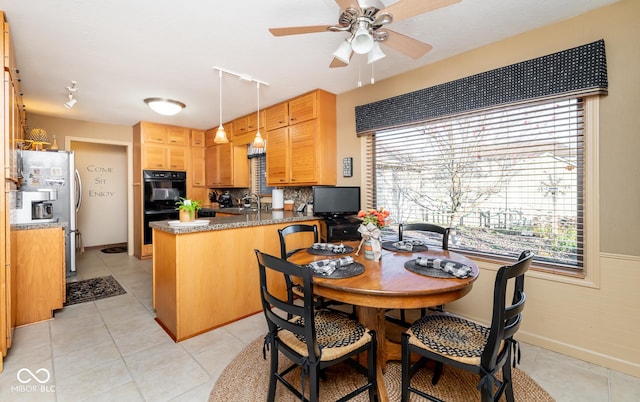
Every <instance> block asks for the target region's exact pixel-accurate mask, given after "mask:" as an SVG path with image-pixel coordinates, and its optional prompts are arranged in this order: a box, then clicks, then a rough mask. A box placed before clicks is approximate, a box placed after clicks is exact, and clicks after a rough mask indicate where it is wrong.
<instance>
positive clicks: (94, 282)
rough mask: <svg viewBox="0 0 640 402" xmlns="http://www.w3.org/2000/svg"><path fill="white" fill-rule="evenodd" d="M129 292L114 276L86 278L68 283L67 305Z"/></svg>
mask: <svg viewBox="0 0 640 402" xmlns="http://www.w3.org/2000/svg"><path fill="white" fill-rule="evenodd" d="M125 293H127V292H126V291H125V290H124V289H123V288H122V286H120V284H119V283H118V281H116V280H115V279H114V278H113V276H111V275H109V276H103V277H101V278H92V279H86V280H84V281H78V282H68V283H67V301H66V302H65V303H64V305H65V306H70V305H72V304H78V303H85V302H90V301H95V300H100V299H106V298H107V297H112V296H118V295H123V294H125Z"/></svg>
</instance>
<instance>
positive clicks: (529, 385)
mask: <svg viewBox="0 0 640 402" xmlns="http://www.w3.org/2000/svg"><path fill="white" fill-rule="evenodd" d="M262 344H263V338H258V339H256V340H255V341H253V342H252V343H250V344H249V345H248V346H247V347H246V348H245V349H244V350H243V351H242V352H240V354H239V355H238V356H236V358H235V359H234V360H233V361H232V362H231V363H230V364H229V365H228V366H227V367H226V368H225V369H224V371H223V372H222V374H220V377H219V378H218V381H217V382H216V384H215V385H214V387H213V390H212V391H211V394H210V396H209V402H229V401H243V402H250V401H255V402H258V401H259V402H263V401H266V400H267V390H268V385H269V354H268V352H267V360H264V359H263V358H262ZM279 362H280V366H281V367H285V366H286V364H287V363H289V360H288V359H286V358H285V357H284V356H282V355H281V357H280V359H279ZM432 374H433V372H432V371H431V370H430V369H428V368H425V369H422V370H421V371H420V372H418V374H416V376H415V377H414V378H413V380H412V385H414V386H417V387H418V388H420V389H424V390H426V392H428V393H430V394H432V395H434V396H436V397H438V398H440V399H442V400H445V401H448V402H470V401H479V400H480V392H479V391H478V390H477V389H476V385H477V384H478V377H477V376H475V375H474V374H471V373H467V372H465V371H463V370H458V369H455V368H451V367H447V366H445V368H444V372H443V375H442V377H441V378H440V381H439V382H438V384H437V385H435V386H432V385H431V376H432ZM512 377H513V383H514V385H513V388H514V394H515V395H514V396H515V400H516V401H519V402H523V401H524V402H553V401H554V399H553V398H552V397H551V396H550V395H549V394H548V393H547V392H546V391H545V390H544V389H542V387H540V386H539V385H538V384H537V383H536V382H535V381H534V380H532V379H531V378H530V377H529V376H528V375H527V374H525V373H524V372H522V371H520V370H518V369H517V368H515V369H512ZM287 378H288V379H289V380H290V381H291V383H292V384H300V383H301V382H300V370H299V369H296V370H294V371H293V372H291V373H289V374H288V377H287ZM384 381H385V385H386V387H387V393H388V395H389V400H390V401H400V392H401V373H400V362H390V363H389V364H387V370H386V372H385V373H384ZM365 382H366V381H365V378H364V377H363V376H362V375H360V374H359V373H357V372H356V371H354V370H353V369H352V368H351V367H350V366H348V365H346V364H339V365H336V366H334V367H331V368H330V369H329V370H328V371H327V380H326V381H322V380H321V382H320V400H321V401H335V400H337V399H338V398H340V397H342V396H344V395H346V394H347V393H349V392H350V391H352V390H354V389H355V388H357V387H358V386H360V385H362V384H364V383H365ZM305 384H306V386H307V387H308V384H309V383H308V381H306V382H305ZM418 384H420V385H418ZM275 400H276V401H278V402H294V401H299V399H296V398H295V397H294V396H293V395H292V394H291V393H290V392H288V391H287V390H286V389H285V387H284V386H283V385H282V384H278V386H277V387H276V398H275ZM353 400H354V401H368V400H369V398H368V393H366V392H365V393H364V394H361V395H359V396H358V397H357V398H355V399H353ZM502 400H505V398H504V397H503V398H502ZM411 401H424V399H422V398H420V397H418V396H417V395H411Z"/></svg>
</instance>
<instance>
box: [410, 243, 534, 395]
mask: <svg viewBox="0 0 640 402" xmlns="http://www.w3.org/2000/svg"><path fill="white" fill-rule="evenodd" d="M533 257H534V255H533V253H531V252H530V251H523V252H522V253H521V254H520V257H519V258H518V261H517V262H516V263H515V264H513V265H509V266H503V267H501V268H500V269H498V272H497V274H496V279H495V285H494V290H493V310H492V316H491V325H490V326H489V327H485V326H482V325H480V324H477V323H475V322H473V321H469V320H467V319H465V318H462V317H459V316H455V315H452V314H447V313H444V312H440V313H433V314H429V315H426V316H424V317H422V318H421V319H419V320H418V321H416V322H415V323H414V324H413V325H412V326H411V327H410V328H409V329H408V330H407V331H406V332H405V333H403V334H402V402H407V401H409V393H410V392H413V393H415V394H418V395H420V396H422V397H423V398H427V399H429V400H431V401H439V399H436V398H435V397H433V396H431V395H428V394H427V393H426V392H424V391H423V390H419V389H418V388H416V387H415V386H412V385H411V378H412V377H413V376H414V375H415V374H416V372H418V370H419V369H420V368H421V367H423V366H424V364H425V362H426V361H427V360H432V361H435V362H436V363H435V369H434V373H433V377H432V380H431V383H432V384H433V385H436V384H437V383H438V380H439V379H440V376H441V375H442V371H443V365H445V364H446V365H449V366H453V367H458V368H460V369H463V370H466V371H470V372H473V373H475V374H478V375H479V376H480V382H479V383H478V389H479V390H480V394H481V400H482V402H487V401H498V400H499V399H500V397H501V396H502V394H503V393H504V394H505V396H506V399H507V401H508V402H513V400H514V399H513V384H512V381H511V358H512V356H511V353H512V348H513V350H514V353H516V354H517V355H519V349H518V347H517V346H518V344H517V341H516V340H515V339H513V336H514V334H515V333H516V332H517V331H518V328H519V327H520V323H521V322H522V311H523V309H524V305H525V301H526V296H525V292H524V275H525V272H527V270H528V269H529V266H530V265H531V261H532V259H533ZM511 283H512V284H513V294H512V295H509V296H511V303H510V304H508V302H507V286H508V284H509V286H511ZM412 353H415V354H417V355H419V356H420V359H419V360H418V361H417V362H416V363H415V365H413V366H411V354H412ZM517 357H518V359H517V360H519V356H517ZM515 358H516V356H514V365H515ZM500 370H502V379H498V378H496V373H498V371H500ZM416 385H417V384H416ZM494 385H495V387H494ZM496 387H497V390H496V389H495V388H496Z"/></svg>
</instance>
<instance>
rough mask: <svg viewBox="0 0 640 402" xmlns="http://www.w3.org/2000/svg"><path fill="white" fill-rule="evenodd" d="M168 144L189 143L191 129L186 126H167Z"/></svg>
mask: <svg viewBox="0 0 640 402" xmlns="http://www.w3.org/2000/svg"><path fill="white" fill-rule="evenodd" d="M167 144H169V145H187V144H189V129H188V128H184V127H167Z"/></svg>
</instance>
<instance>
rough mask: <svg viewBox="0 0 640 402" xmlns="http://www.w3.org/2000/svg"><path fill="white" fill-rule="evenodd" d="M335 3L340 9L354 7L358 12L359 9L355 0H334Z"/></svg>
mask: <svg viewBox="0 0 640 402" xmlns="http://www.w3.org/2000/svg"><path fill="white" fill-rule="evenodd" d="M336 3H338V5H339V6H340V9H341V10H342V11H344V10H346V9H347V8H349V7H352V8H355V9H356V10H358V12H359V11H360V5H359V4H358V1H357V0H336Z"/></svg>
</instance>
